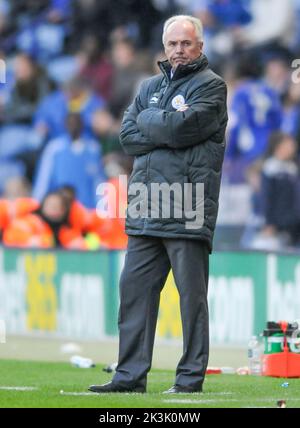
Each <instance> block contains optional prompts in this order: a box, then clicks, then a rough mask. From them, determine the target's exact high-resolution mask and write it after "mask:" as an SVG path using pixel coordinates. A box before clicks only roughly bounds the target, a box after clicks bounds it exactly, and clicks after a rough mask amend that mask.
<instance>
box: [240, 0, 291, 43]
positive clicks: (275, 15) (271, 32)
mask: <svg viewBox="0 0 300 428" xmlns="http://www.w3.org/2000/svg"><path fill="white" fill-rule="evenodd" d="M250 13H251V15H252V20H251V22H250V23H249V24H248V25H246V26H244V27H240V28H239V29H237V30H236V31H235V40H236V42H237V43H238V44H239V45H240V47H243V48H259V49H265V48H270V47H274V46H286V47H289V46H290V44H291V42H292V40H293V29H294V25H295V19H294V15H293V14H294V5H293V0H285V1H282V0H251V2H250Z"/></svg>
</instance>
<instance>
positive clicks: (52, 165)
mask: <svg viewBox="0 0 300 428" xmlns="http://www.w3.org/2000/svg"><path fill="white" fill-rule="evenodd" d="M66 123H67V130H68V132H67V133H65V134H62V135H61V136H60V137H58V138H57V139H55V140H53V141H52V142H49V144H48V145H47V147H46V148H45V150H44V152H43V154H42V157H41V159H40V162H39V165H38V171H37V174H36V179H35V185H34V190H33V196H34V198H36V199H37V200H41V199H43V198H44V196H45V195H46V194H47V193H48V192H50V191H53V190H56V189H58V188H59V187H61V186H63V185H71V186H72V187H74V189H75V191H76V194H77V197H78V200H79V201H80V202H81V203H82V204H83V205H84V206H86V207H89V208H94V207H95V206H96V187H97V185H98V184H99V183H100V182H101V181H103V180H105V175H104V169H103V166H102V160H101V150H100V147H99V144H98V143H97V142H95V141H94V140H92V139H90V138H87V137H86V136H85V134H84V128H83V120H82V119H81V116H80V114H78V113H70V114H69V115H68V116H67V121H66Z"/></svg>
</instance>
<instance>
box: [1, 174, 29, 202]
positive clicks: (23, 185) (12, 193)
mask: <svg viewBox="0 0 300 428" xmlns="http://www.w3.org/2000/svg"><path fill="white" fill-rule="evenodd" d="M30 195H31V184H30V183H29V181H28V180H27V179H26V178H25V177H12V178H10V179H9V180H7V181H6V182H5V184H4V188H3V194H2V197H3V198H6V199H10V200H15V199H17V198H29V197H30Z"/></svg>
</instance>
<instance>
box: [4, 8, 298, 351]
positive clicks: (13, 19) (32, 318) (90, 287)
mask: <svg viewBox="0 0 300 428" xmlns="http://www.w3.org/2000/svg"><path fill="white" fill-rule="evenodd" d="M173 14H193V15H194V16H197V17H199V18H200V19H201V20H202V22H203V25H204V53H205V54H206V55H207V57H208V59H209V62H210V65H211V67H212V69H213V70H214V71H215V72H217V73H219V74H220V75H221V76H223V78H224V79H225V80H226V82H227V85H228V109H229V124H228V129H227V149H226V154H225V162H224V170H223V179H222V188H221V195H220V210H219V218H218V226H217V230H216V237H215V248H216V249H217V250H222V251H225V252H223V253H217V255H216V256H215V258H214V259H213V263H212V278H211V281H212V282H213V285H214V288H212V289H211V290H212V291H211V294H210V302H211V305H212V312H211V314H212V339H213V342H214V343H217V344H218V343H219V344H224V343H240V344H241V343H245V340H246V339H248V337H249V335H251V333H252V332H253V331H255V332H259V331H261V330H262V328H263V326H264V323H265V321H266V320H267V319H268V318H269V317H273V318H274V319H275V320H276V319H277V318H276V317H277V316H280V317H284V316H285V317H288V318H289V319H290V320H292V319H294V318H296V317H298V318H299V315H298V314H297V309H296V307H295V308H294V309H293V310H291V307H292V305H293V304H294V302H295V295H296V294H295V293H298V294H297V296H300V288H299V286H298V285H300V279H299V275H298V274H297V272H298V271H299V272H300V270H299V269H298V268H297V266H298V264H297V263H298V257H297V254H298V251H299V249H300V176H299V159H300V158H299V155H300V71H299V72H298V73H297V69H296V68H295V67H296V66H295V64H296V65H297V62H296V63H295V62H294V60H295V59H297V58H300V26H299V20H300V1H299V0H285V1H282V0H113V1H112V0H40V1H33V0H0V42H1V43H0V58H1V59H2V60H3V61H4V62H1V64H2V67H4V64H5V69H6V70H5V77H6V79H5V82H1V83H0V237H1V240H2V244H3V245H4V246H3V252H2V253H1V254H2V255H1V254H0V256H1V257H2V259H1V257H0V259H1V260H2V261H1V260H0V265H1V266H0V267H1V269H0V289H1V287H2V292H3V293H4V294H5V293H6V294H5V295H6V296H10V297H7V299H6V300H5V299H4V300H2V306H1V302H0V318H3V319H7V323H8V324H7V326H8V327H7V329H8V332H11V333H15V334H20V333H22V332H24V331H27V332H28V331H33V330H42V331H56V330H58V331H59V332H60V334H63V335H66V336H69V337H79V338H83V337H86V336H87V337H90V338H91V339H93V338H97V337H98V336H99V334H98V333H97V331H98V332H100V331H102V332H104V334H105V335H112V336H114V335H116V330H115V327H111V326H112V325H115V324H116V313H117V291H116V296H115V294H114V291H112V290H116V289H117V279H116V278H115V277H114V278H112V277H109V276H107V275H109V273H111V272H115V276H118V275H119V268H120V266H121V265H122V263H123V255H122V253H120V254H121V255H118V258H117V257H116V256H115V253H113V252H110V253H109V254H108V256H107V257H108V258H109V259H108V258H107V259H106V258H105V257H106V256H105V254H104V253H102V254H101V258H100V259H99V260H100V261H99V266H100V264H101V266H102V268H101V269H102V270H101V272H100V271H99V272H98V271H97V272H96V271H95V267H94V265H95V259H92V260H91V259H83V258H82V256H78V255H74V254H73V255H72V254H71V253H72V252H71V251H70V255H69V256H68V255H67V254H66V253H67V252H64V253H59V252H57V253H55V254H54V255H53V254H52V255H50V256H49V257H50V258H47V257H48V256H47V253H45V252H41V253H39V254H37V253H35V252H32V253H30V254H31V255H30V254H29V255H28V253H26V254H25V256H24V254H23V253H13V252H12V250H11V252H9V251H8V250H6V249H7V248H8V247H12V248H16V247H21V248H27V249H28V248H56V249H57V248H58V249H59V247H60V248H65V249H67V250H74V249H75V250H84V251H86V250H97V249H101V248H102V249H106V250H109V251H111V250H123V249H125V248H126V242H127V238H126V236H125V234H124V220H123V219H107V218H101V216H100V217H99V216H97V215H96V211H95V208H96V204H97V195H96V188H97V185H98V184H99V183H105V182H109V183H112V184H114V185H115V186H116V189H117V192H118V197H119V198H120V201H122V203H121V205H123V206H124V207H125V206H126V187H125V186H122V183H120V182H119V181H118V177H119V176H120V174H122V175H129V174H130V172H131V168H132V158H130V157H128V156H126V155H125V154H124V153H123V151H122V149H121V147H120V144H119V140H118V131H119V126H120V122H121V119H122V115H123V112H124V110H125V108H126V107H127V106H128V104H129V103H130V102H131V100H132V99H133V97H134V96H135V94H136V92H137V90H138V88H139V85H140V82H141V81H142V80H143V79H144V78H146V77H149V76H151V75H153V74H155V73H158V72H159V71H158V67H157V61H158V60H161V59H163V58H164V53H163V47H162V43H161V35H162V27H163V23H164V21H165V20H166V19H167V18H168V17H170V16H171V15H173ZM293 64H294V67H293V66H292V65H293ZM299 65H300V61H299V63H298V67H299ZM244 250H247V251H246V252H245V251H244ZM250 250H251V253H249V255H248V256H247V255H245V253H247V252H248V251H250ZM258 250H259V251H261V250H263V251H265V252H264V253H259V252H257V251H258ZM270 251H271V252H274V251H275V252H280V254H290V253H292V254H293V255H294V256H293V257H294V258H293V257H292V258H288V259H284V258H272V257H273V256H272V255H270ZM232 252H234V253H232ZM255 252H256V253H255ZM255 254H256V255H255ZM24 257H25V258H24ZM51 257H52V258H51ZM53 257H54V258H53ZM68 257H69V258H68ZM274 257H275V256H274ZM278 257H279V256H278ZM283 257H284V256H283ZM20 260H21V262H20ZM83 261H84V263H86V265H85V267H84V268H83V267H82V266H83V265H81V263H83ZM76 266H77V268H78V269H79V267H80V266H81V269H82V270H81V271H80V273H78V272H77V271H76ZM68 269H69V270H68ZM79 270H80V269H79ZM63 272H64V273H63ZM66 272H67V273H68V272H69V274H68V275H69V276H67V274H66ZM70 272H71V273H72V274H71V273H70ZM103 272H104V273H103ZM72 275H73V276H72ZM76 275H77V276H76ZM80 275H81V276H80ZM93 275H94V276H93ZM101 275H102V277H103V278H104V279H103V281H104V282H105V287H104V291H103V293H104V294H103V295H102V294H101V293H102V291H101V290H102V288H101V287H102V285H103V284H102V283H99V277H101ZM255 275H256V276H255ZM289 275H290V276H289ZM66 276H67V277H66ZM52 277H53V278H54V279H53V283H52V282H51V280H49V278H52ZM87 277H88V278H89V280H90V282H89V281H86V278H87ZM14 278H19V282H18V281H17V282H16V280H15V279H14ZM24 278H25V279H24ZM47 278H48V279H47ZM84 278H85V279H84ZM97 278H98V279H97ZM249 278H250V279H249ZM47 281H48V282H47ZM93 281H94V282H93ZM97 281H98V282H97ZM1 282H2V285H1ZM71 283H72V286H73V288H72V290H71V285H70V284H71ZM11 284H15V285H14V286H13V285H11ZM18 284H19V289H18ZM45 284H46V285H45ZM51 284H52V286H53V284H54V289H55V290H56V293H57V295H56V294H53V295H52V294H51V293H50V292H49V293H48V291H46V288H45V287H46V286H47V287H48V286H49V287H50V288H49V290H50V289H51ZM284 284H288V286H289V287H290V288H288V286H286V287H284ZM9 287H10V288H9ZM14 287H17V288H16V290H17V289H18V290H23V291H22V293H23V294H22V293H21V294H22V296H21V297H20V293H19V294H18V293H17V292H16V293H15V294H14V297H12V295H13V290H15V288H14ZM26 287H27V288H26ZM30 287H31V288H30ZM43 287H44V288H43ZM272 287H273V288H272ZM274 287H275V288H274ZM291 287H292V288H291ZM293 287H294V288H293ZM24 290H27V291H26V292H25V291H24ZM28 290H29V291H28ZM30 290H31V291H30ZM38 290H43V293H44V294H41V295H39V299H40V300H37V297H36V296H38ZM47 290H48V289H47ZM74 290H75V291H74ZM95 290H96V291H95ZM97 290H98V291H99V290H100V291H99V293H98V291H97ZM236 290H238V291H236ZM270 290H273V291H272V293H271V292H270ZM274 290H275V291H274ZM291 290H292V291H291ZM297 290H298V291H297ZM52 291H53V290H52ZM73 292H75V297H74V295H73V294H72V293H73ZM24 293H25V294H24ZM47 293H48V294H47ZM97 293H98V294H97ZM16 296H19V300H18V301H17V297H16ZM24 296H25V297H24ZM41 296H42V297H41ZM53 296H54V297H53ZM55 296H56V297H55ZM57 296H58V297H57ZM83 296H84V298H85V299H86V301H85V300H84V299H83ZM101 296H102V297H101ZM95 298H99V299H100V298H101V299H103V301H105V302H106V305H105V307H102V306H101V308H100V309H99V308H98V307H95V310H94V312H93V311H92V312H91V313H93V314H94V315H95V314H96V315H95V316H96V317H97V314H98V313H99V311H100V313H101V314H102V313H104V315H103V316H102V315H101V317H103V318H101V317H100V318H98V321H99V322H98V324H97V323H96V324H94V325H93V324H84V321H82V326H81V327H80V326H79V325H75V324H74V325H73V324H72V322H73V321H74V322H75V319H78V313H79V312H80V310H82V311H83V309H82V308H86V309H84V310H87V311H88V310H92V309H91V307H90V305H91V304H95ZM43 299H44V300H43ZM55 299H57V300H55ZM61 299H62V300H61ZM68 299H71V301H72V302H73V303H74V302H78V307H77V309H76V308H75V309H76V310H75V309H74V307H72V308H73V309H72V308H71V306H70V307H69V306H68V304H69V303H68V302H69V301H70V300H68ZM72 299H73V300H72ZM76 299H77V300H76ZM101 299H100V300H101ZM176 299H177V298H176V297H174V299H173V300H174V302H175V304H177V300H176ZM224 299H225V300H224ZM272 299H273V300H272ZM296 300H297V299H296ZM12 302H15V303H13V304H12ZM18 302H19V303H18ZM20 302H22V303H20ZM24 302H26V303H24ZM30 302H31V303H32V306H30ZM43 302H44V303H45V302H46V303H45V306H44V307H43V304H44V303H43ZM49 302H50V309H49ZM57 302H58V303H57ZM63 302H65V307H64V303H63ZM111 302H113V307H112V303H111ZM224 302H225V303H224ZM283 302H284V306H282V304H283ZM39 303H40V304H41V305H42V306H39ZM85 303H86V306H84V304H85ZM280 303H281V304H280ZM25 304H26V305H27V309H24V308H25V306H24V305H25ZM46 304H47V305H48V306H47V308H46ZM171 304H172V299H171V300H170V299H169V300H168V303H167V300H166V302H165V304H164V302H162V312H161V317H162V318H161V319H163V321H161V319H160V327H159V328H161V331H160V336H161V337H175V338H176V337H180V321H179V316H178V314H177V315H176V316H175V315H174V317H173V318H172V316H171V315H170V314H169V313H168V310H167V308H168V305H171ZM51 305H52V306H51ZM80 305H82V306H80ZM245 305H248V306H247V307H249V311H248V312H247V310H246V309H245ZM1 308H2V309H1ZM28 308H29V309H28ZM30 308H35V309H30ZM37 308H39V309H37ZM51 308H52V309H51ZM232 308H234V309H232ZM30 310H32V312H30ZM51 310H52V312H51ZM1 311H2V312H1ZM18 311H19V312H18ZM28 311H29V312H28ZM55 311H58V312H57V315H55V317H57V318H55V317H54V318H51V316H54V315H53V314H54V313H56V312H55ZM59 311H60V312H59ZM72 311H73V312H72ZM78 311H79V312H78ZM107 311H111V313H112V314H113V315H109V314H107ZM272 311H273V312H272ZM16 314H17V315H16ZM18 314H19V315H18ZM49 314H50V315H49ZM72 314H73V315H74V318H72ZM218 314H219V315H218ZM68 316H70V318H68ZM49 317H50V318H49ZM164 317H165V318H164ZM232 317H233V318H232ZM71 320H73V321H72V322H71ZM114 323H115V324H114ZM226 323H227V324H226ZM232 325H234V326H236V327H235V330H234V331H233V329H232ZM103 326H104V327H103ZM239 326H240V327H239ZM220 327H222V328H221V329H220ZM89 328H90V330H89ZM239 328H240V330H239V332H237V330H238V329H239ZM97 329H98V330H97ZM89 331H90V336H89ZM22 346H23V345H22Z"/></svg>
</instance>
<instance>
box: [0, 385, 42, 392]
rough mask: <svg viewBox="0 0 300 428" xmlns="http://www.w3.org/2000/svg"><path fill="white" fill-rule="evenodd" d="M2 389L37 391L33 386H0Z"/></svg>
mask: <svg viewBox="0 0 300 428" xmlns="http://www.w3.org/2000/svg"><path fill="white" fill-rule="evenodd" d="M0 390H3V391H37V390H38V388H36V387H35V386H0Z"/></svg>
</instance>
